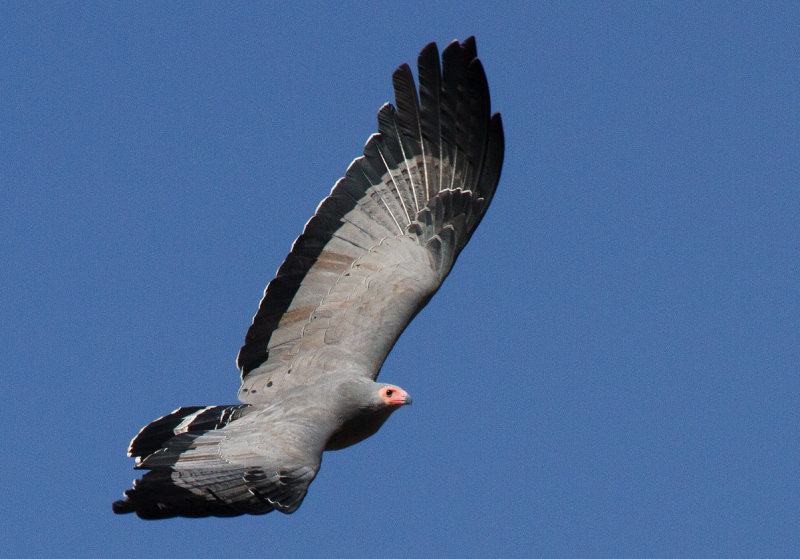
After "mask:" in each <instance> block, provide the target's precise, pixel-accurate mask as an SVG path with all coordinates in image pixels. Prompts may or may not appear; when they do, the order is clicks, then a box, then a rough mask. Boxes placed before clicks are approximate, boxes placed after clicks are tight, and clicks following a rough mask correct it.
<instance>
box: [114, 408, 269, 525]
mask: <svg viewBox="0 0 800 559" xmlns="http://www.w3.org/2000/svg"><path fill="white" fill-rule="evenodd" d="M249 407H250V406H248V405H241V404H240V405H233V406H209V407H203V406H190V407H183V408H179V409H177V410H175V411H174V412H172V413H171V414H169V415H166V416H164V417H161V418H159V419H156V420H155V421H153V422H152V423H150V424H149V425H147V426H146V427H144V428H143V429H142V430H141V431H140V432H139V434H138V435H137V436H136V437H135V438H134V439H133V441H131V445H130V448H129V449H128V455H129V456H132V457H135V458H136V466H134V467H135V468H137V469H146V470H150V471H149V472H147V473H146V474H145V475H144V476H143V477H142V479H140V480H136V481H134V484H133V488H132V489H129V490H127V491H126V492H125V500H120V501H116V502H114V504H113V505H112V510H113V511H114V512H115V513H117V514H126V513H130V512H135V513H136V514H137V515H139V516H140V517H142V518H168V517H171V516H209V515H215V516H231V515H234V514H242V512H236V511H234V510H231V509H230V508H229V507H228V506H227V505H225V506H224V507H223V506H220V500H218V499H214V498H212V499H211V500H209V498H208V497H209V496H208V495H203V496H200V498H198V495H197V494H196V492H195V491H192V488H193V487H196V486H209V487H217V488H218V490H219V491H220V492H224V488H225V487H226V486H228V485H231V486H232V485H237V484H241V475H242V474H241V471H240V469H230V471H227V470H226V466H227V464H226V463H225V462H224V461H223V460H222V459H221V458H220V456H219V454H218V451H217V444H218V443H219V439H220V434H217V433H215V431H217V430H218V429H221V428H223V427H225V425H227V424H229V423H231V422H232V421H235V420H237V419H239V418H240V417H242V416H243V415H245V414H246V413H247V412H248V408H249ZM215 435H217V436H215ZM201 437H202V439H201ZM190 455H191V458H192V460H193V462H194V464H193V466H199V467H192V468H191V469H190V470H184V469H181V468H179V467H178V461H185V460H186V459H187V458H188V457H189V456H190ZM212 494H213V490H212ZM270 510H271V509H270Z"/></svg>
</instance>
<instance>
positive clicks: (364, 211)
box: [113, 37, 504, 518]
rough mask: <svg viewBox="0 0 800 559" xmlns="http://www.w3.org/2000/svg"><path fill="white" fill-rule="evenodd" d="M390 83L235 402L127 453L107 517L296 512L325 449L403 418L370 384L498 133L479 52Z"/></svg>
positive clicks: (465, 52) (462, 235) (296, 260)
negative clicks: (119, 494) (391, 100)
mask: <svg viewBox="0 0 800 559" xmlns="http://www.w3.org/2000/svg"><path fill="white" fill-rule="evenodd" d="M418 79H419V90H418V89H417V86H416V85H415V84H414V79H413V76H412V73H411V70H410V68H409V67H408V65H405V64H404V65H402V66H400V68H398V69H397V70H396V71H395V73H394V75H393V84H394V90H395V100H396V107H395V106H393V105H391V104H386V105H384V106H383V107H382V108H381V109H380V111H379V113H378V133H377V134H374V135H373V136H372V137H370V139H369V141H368V142H367V144H366V146H365V148H364V155H363V157H359V158H358V159H356V160H355V161H353V163H352V164H351V165H350V167H349V168H348V170H347V173H346V175H345V177H343V178H342V179H341V180H340V181H339V182H337V184H336V185H335V186H334V188H333V190H332V191H331V194H330V195H329V196H328V197H327V198H325V199H324V200H323V201H322V203H320V205H319V207H318V208H317V211H316V213H315V215H314V216H313V217H312V219H311V220H310V221H309V222H308V223H307V224H306V226H305V229H304V231H303V234H302V235H301V236H300V237H299V238H298V239H297V240H296V241H295V243H294V245H293V246H292V250H291V252H290V254H289V255H288V256H287V258H286V260H285V261H284V263H283V264H282V265H281V267H280V268H279V269H278V272H277V275H276V277H275V278H274V279H273V280H272V281H271V282H270V283H269V285H268V286H267V289H266V290H265V293H264V297H263V299H262V301H261V304H260V306H259V309H258V312H257V313H256V315H255V317H254V319H253V324H252V325H251V327H250V329H249V330H248V332H247V336H246V338H245V344H244V346H242V348H241V351H240V353H239V357H238V365H239V368H240V370H241V372H242V387H241V389H240V391H239V399H240V400H241V401H242V402H244V403H243V404H238V405H231V406H210V407H183V408H180V409H177V410H175V411H174V412H172V413H171V414H169V415H167V416H165V417H162V418H160V419H157V420H156V421H154V422H152V423H150V424H149V425H147V426H146V427H145V428H144V429H142V431H141V432H140V433H139V434H138V435H137V437H136V438H135V439H134V440H133V441H132V442H131V446H130V449H129V452H128V454H129V455H130V456H132V457H135V458H136V465H135V466H134V467H135V468H136V469H140V470H146V473H145V474H144V475H143V476H142V478H141V479H139V480H136V481H134V486H133V488H132V489H129V490H128V491H126V492H125V497H126V498H125V500H121V501H116V502H115V503H114V505H113V510H114V512H115V513H118V514H124V513H130V512H135V513H136V514H137V515H138V516H140V517H142V518H168V517H173V516H186V517H203V516H236V515H240V514H264V513H267V512H270V511H272V510H278V511H280V512H283V513H291V512H294V511H295V510H296V509H297V507H299V506H300V504H301V502H302V500H303V498H304V497H305V495H306V492H307V490H308V486H309V484H310V483H311V481H312V480H313V479H314V477H315V476H316V474H317V471H318V470H319V467H320V463H321V457H322V453H323V451H324V450H335V449H339V448H344V447H346V446H349V445H351V444H354V443H355V442H358V441H360V440H363V438H365V437H367V436H370V435H371V434H373V433H374V432H375V431H377V430H378V428H379V427H380V426H381V425H382V424H383V422H384V421H385V420H386V419H387V418H388V417H389V415H390V414H391V413H392V412H393V411H394V410H395V409H397V408H398V407H400V406H402V405H405V404H408V403H410V397H408V394H407V393H405V391H403V390H402V389H400V388H399V387H396V386H393V385H387V384H381V383H377V382H375V379H376V377H377V376H378V373H379V371H380V368H381V365H382V364H383V361H384V360H385V358H386V356H387V354H388V353H389V351H390V350H391V348H392V346H393V345H394V343H395V342H396V340H397V338H398V337H399V336H400V334H401V333H402V331H403V330H404V329H405V327H406V326H407V325H408V323H409V322H410V321H411V320H412V319H413V317H414V316H415V315H416V314H417V313H418V312H419V311H420V310H421V309H422V307H424V306H425V304H426V303H427V302H428V300H429V299H430V298H431V297H432V296H433V295H434V294H435V292H436V291H437V290H438V288H439V286H440V285H441V283H442V281H444V279H445V277H446V276H447V274H448V273H449V271H450V269H451V268H452V266H453V264H454V263H455V260H456V258H457V256H458V254H459V252H460V251H461V249H462V248H463V247H464V246H465V245H466V243H467V242H468V241H469V239H470V237H471V236H472V233H473V232H474V230H475V228H476V227H477V226H478V224H479V223H480V221H481V219H482V218H483V215H484V213H485V212H486V209H487V207H488V206H489V203H490V201H491V199H492V196H493V195H494V191H495V188H496V186H497V182H498V180H499V177H500V169H501V167H502V161H503V151H504V144H503V128H502V121H501V119H500V115H499V114H494V115H490V99H489V90H488V85H487V82H486V77H485V74H484V71H483V67H482V65H481V62H480V60H478V58H477V52H476V49H475V41H474V39H473V38H472V37H470V38H469V39H467V40H465V41H464V42H462V43H459V42H453V43H451V44H450V45H448V46H447V48H446V49H445V50H444V51H443V52H442V57H441V65H440V57H439V52H438V49H437V47H436V45H435V44H434V43H430V44H429V45H427V46H426V47H425V48H424V49H423V50H422V52H421V54H420V55H419V59H418Z"/></svg>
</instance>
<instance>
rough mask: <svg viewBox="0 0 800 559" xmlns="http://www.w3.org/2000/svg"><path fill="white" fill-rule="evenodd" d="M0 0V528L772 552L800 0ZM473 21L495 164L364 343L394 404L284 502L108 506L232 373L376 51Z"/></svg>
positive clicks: (317, 542)
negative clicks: (140, 510)
mask: <svg viewBox="0 0 800 559" xmlns="http://www.w3.org/2000/svg"><path fill="white" fill-rule="evenodd" d="M9 4H12V3H9ZM9 4H6V5H5V7H3V8H2V9H0V34H2V40H0V56H1V57H2V58H1V59H0V64H2V66H1V67H0V70H1V72H0V80H1V83H0V127H1V128H0V313H1V314H0V317H1V318H2V326H1V327H0V328H2V335H0V383H2V390H0V398H2V400H0V402H1V403H2V409H3V410H4V413H5V418H4V420H3V425H4V427H3V429H2V435H1V436H0V442H1V444H2V447H1V448H2V452H1V453H0V457H1V458H0V493H1V494H2V498H1V499H0V514H1V515H2V521H1V522H0V536H1V537H2V542H0V545H2V549H3V550H4V553H6V554H7V556H8V557H22V556H26V555H27V556H41V557H48V556H58V557H90V556H98V557H100V556H102V557H114V556H122V555H123V554H133V553H136V555H137V556H139V557H156V556H159V557H170V558H173V559H178V558H184V557H200V556H202V557H221V556H223V555H224V556H232V555H235V556H239V557H289V556H304V555H305V556H317V557H321V556H348V555H350V556H359V555H361V556H367V555H370V556H378V555H380V556H383V557H405V556H426V555H428V556H433V555H438V556H446V555H450V556H471V557H487V556H501V555H506V556H518V557H521V556H547V557H557V556H562V557H597V556H607V557H630V556H649V557H657V556H671V557H676V556H694V557H701V556H703V557H705V556H720V557H732V556H751V557H768V556H769V557H781V556H783V557H788V556H796V554H797V553H798V550H799V549H800V482H799V481H798V474H799V473H800V429H799V428H798V425H799V419H800V412H799V411H798V410H799V409H800V376H799V375H798V368H799V365H798V364H799V363H800V339H799V338H800V224H799V220H798V218H799V217H800V71H799V70H798V68H799V66H798V62H799V61H800V33H799V32H798V29H800V8H798V7H797V4H796V3H794V2H787V3H785V4H781V3H761V2H758V3H752V4H750V5H745V4H739V3H732V2H721V3H717V4H714V5H713V6H712V7H704V8H698V7H696V6H695V4H696V3H694V2H686V3H669V4H670V6H669V7H663V6H661V5H660V3H654V4H653V5H650V6H647V7H644V6H642V4H640V3H638V2H631V3H624V4H615V6H614V7H608V6H599V5H596V4H592V5H591V6H589V5H587V4H588V3H583V2H578V3H558V4H557V6H558V7H553V6H540V5H537V4H536V3H531V2H508V3H497V4H496V5H494V6H492V7H489V4H488V3H484V2H480V3H478V2H449V1H444V0H443V1H439V2H433V3H432V2H424V3H422V2H420V3H404V2H393V3H391V4H387V5H386V6H385V7H367V6H366V5H362V4H361V3H349V2H345V3H337V5H336V6H327V5H322V4H320V5H310V4H305V3H298V4H295V5H290V4H289V3H284V4H282V5H276V6H271V7H267V6H265V5H254V4H237V5H236V7H231V6H229V5H228V4H227V3H220V4H213V3H207V2H196V3H195V2H193V3H181V4H180V7H178V8H176V7H163V6H162V5H161V4H162V3H160V2H147V3H139V4H137V6H136V7H127V6H125V5H123V4H118V3H115V4H110V3H106V2H99V3H96V4H93V3H90V2H83V3H75V4H67V3H51V2H43V3H38V4H33V5H28V6H27V7H26V8H24V9H23V8H19V7H16V8H14V7H9ZM14 4H21V3H14ZM704 4H705V3H704ZM470 34H474V35H476V37H477V44H478V52H479V55H480V56H481V59H482V60H483V62H484V65H485V68H486V72H487V75H488V78H489V84H490V88H491V93H492V101H493V109H494V110H499V111H501V112H502V114H503V117H504V122H505V129H506V146H507V147H506V159H505V167H504V170H503V175H502V179H501V182H500V186H499V188H498V191H497V195H496V197H495V198H494V201H493V204H492V207H491V208H490V209H489V212H488V214H487V216H486V219H484V221H483V222H482V224H481V226H480V228H479V229H478V231H477V232H476V234H475V236H474V237H473V239H472V241H471V243H470V245H469V246H468V247H467V248H466V249H465V251H464V252H463V253H462V255H461V257H460V259H459V261H458V263H457V265H456V266H455V268H454V270H453V272H452V274H451V275H450V277H449V278H448V280H447V281H446V282H445V284H444V286H443V288H442V289H441V290H440V292H439V293H438V294H437V296H436V297H434V299H433V300H432V301H431V303H430V304H429V305H428V307H427V308H426V309H425V310H424V311H423V312H422V313H421V314H420V315H419V316H418V317H417V318H416V320H415V321H414V323H413V324H412V325H411V326H410V327H409V328H408V330H407V331H406V333H405V334H403V336H402V338H401V339H400V341H399V343H398V344H397V346H396V347H395V350H394V351H393V352H392V354H391V356H390V358H389V359H388V360H387V362H386V364H385V366H384V369H383V373H382V375H381V380H385V381H390V382H394V383H397V384H400V385H401V386H403V387H404V388H406V389H407V390H409V392H411V393H412V395H413V396H414V405H413V406H412V407H410V408H406V409H403V410H400V411H399V412H398V413H396V414H395V415H394V416H393V417H392V418H391V420H390V421H389V422H388V423H387V424H386V425H385V426H384V427H383V429H382V430H381V431H380V432H379V433H378V434H377V435H376V436H374V437H372V438H371V439H369V440H368V441H366V442H364V443H362V444H360V445H357V446H355V447H353V448H351V449H348V450H345V451H341V452H336V453H326V455H325V457H324V459H323V466H322V469H321V471H320V474H319V476H318V477H317V479H316V480H315V481H314V483H313V484H312V485H311V488H310V491H309V494H308V496H307V498H306V500H305V502H304V503H303V505H302V507H301V508H300V509H299V510H298V511H297V512H296V513H295V514H293V515H291V516H284V515H281V514H279V513H272V514H269V515H267V516H258V517H239V518H234V519H203V520H185V519H175V520H168V521H156V522H146V521H143V520H139V519H137V518H136V517H134V516H124V517H120V516H115V515H113V514H112V513H111V502H112V501H113V500H115V499H117V498H119V497H120V496H121V494H122V491H123V490H125V489H127V488H128V487H129V484H130V482H131V480H132V479H133V478H134V476H135V473H134V471H133V470H132V469H131V466H132V463H133V461H132V460H131V459H129V458H127V457H126V456H125V451H126V448H127V444H128V442H129V440H130V439H131V437H132V436H133V435H135V434H136V432H137V431H138V430H139V428H140V427H142V426H143V425H145V424H146V423H147V422H149V421H151V420H153V419H155V418H156V417H159V416H161V415H164V414H165V413H168V412H170V411H171V410H173V409H175V408H177V407H178V406H180V405H200V404H225V403H235V402H236V391H237V389H238V385H239V378H238V372H237V370H236V368H235V364H234V359H235V357H236V354H237V351H238V348H239V346H240V345H241V343H242V341H243V339H244V334H245V331H246V329H247V327H248V325H249V324H250V320H251V318H252V316H253V314H254V313H255V311H256V308H257V305H258V302H259V300H260V297H261V294H262V291H263V289H264V286H265V285H266V283H267V282H268V281H269V279H271V277H272V275H273V273H274V271H275V270H276V269H277V267H278V266H279V264H280V263H281V262H282V260H283V258H284V256H285V255H286V253H287V251H288V250H289V248H290V246H291V243H292V241H293V240H294V239H295V237H296V236H297V235H298V234H299V233H300V231H301V229H302V226H303V224H304V223H305V222H306V220H307V219H308V218H309V217H310V216H311V215H312V213H313V211H314V209H315V208H316V205H317V203H318V202H319V201H320V200H321V199H322V198H323V197H324V196H325V195H327V193H328V192H329V190H330V188H331V186H332V185H333V183H334V182H335V181H336V180H337V179H338V178H339V177H340V176H341V175H342V174H343V173H344V171H345V169H346V168H347V165H348V164H349V163H350V161H351V160H352V159H353V158H354V157H356V156H358V155H360V153H361V149H362V147H363V144H364V142H365V141H366V139H367V137H368V136H369V135H370V134H371V133H372V132H373V131H374V130H375V129H376V120H375V115H376V112H377V109H378V108H379V107H380V105H381V104H382V103H384V102H385V101H389V100H392V98H393V96H392V90H391V73H392V71H393V70H394V69H395V68H396V67H397V66H398V65H399V64H400V63H402V62H405V61H408V62H412V63H415V61H416V56H417V54H418V52H419V50H420V49H421V48H422V47H423V46H424V45H425V44H426V43H427V42H429V41H432V40H435V41H437V42H438V43H439V44H440V46H442V47H443V46H444V45H445V44H446V43H447V42H449V41H450V40H452V39H454V38H460V39H463V38H465V37H467V36H468V35H470Z"/></svg>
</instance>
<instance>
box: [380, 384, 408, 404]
mask: <svg viewBox="0 0 800 559" xmlns="http://www.w3.org/2000/svg"><path fill="white" fill-rule="evenodd" d="M378 395H379V396H380V398H381V400H382V401H383V403H384V404H385V405H387V406H392V407H399V406H405V405H406V404H410V403H411V396H409V395H408V392H406V391H405V390H403V389H402V388H400V387H399V386H394V385H393V384H384V385H382V386H381V387H380V390H378Z"/></svg>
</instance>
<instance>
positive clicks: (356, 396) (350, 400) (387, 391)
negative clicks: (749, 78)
mask: <svg viewBox="0 0 800 559" xmlns="http://www.w3.org/2000/svg"><path fill="white" fill-rule="evenodd" d="M339 394H340V397H342V404H343V405H344V406H345V409H349V410H353V411H355V410H357V409H358V410H362V411H363V412H369V413H375V412H379V411H380V412H382V411H384V410H387V411H389V412H392V411H394V410H396V409H398V408H400V407H401V406H405V405H406V404H410V403H411V396H409V394H408V392H406V391H405V390H403V389H402V388H400V387H399V386H395V385H394V384H386V383H382V382H375V381H373V380H372V379H368V378H357V379H348V380H347V381H345V382H343V383H342V384H340V385H339Z"/></svg>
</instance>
